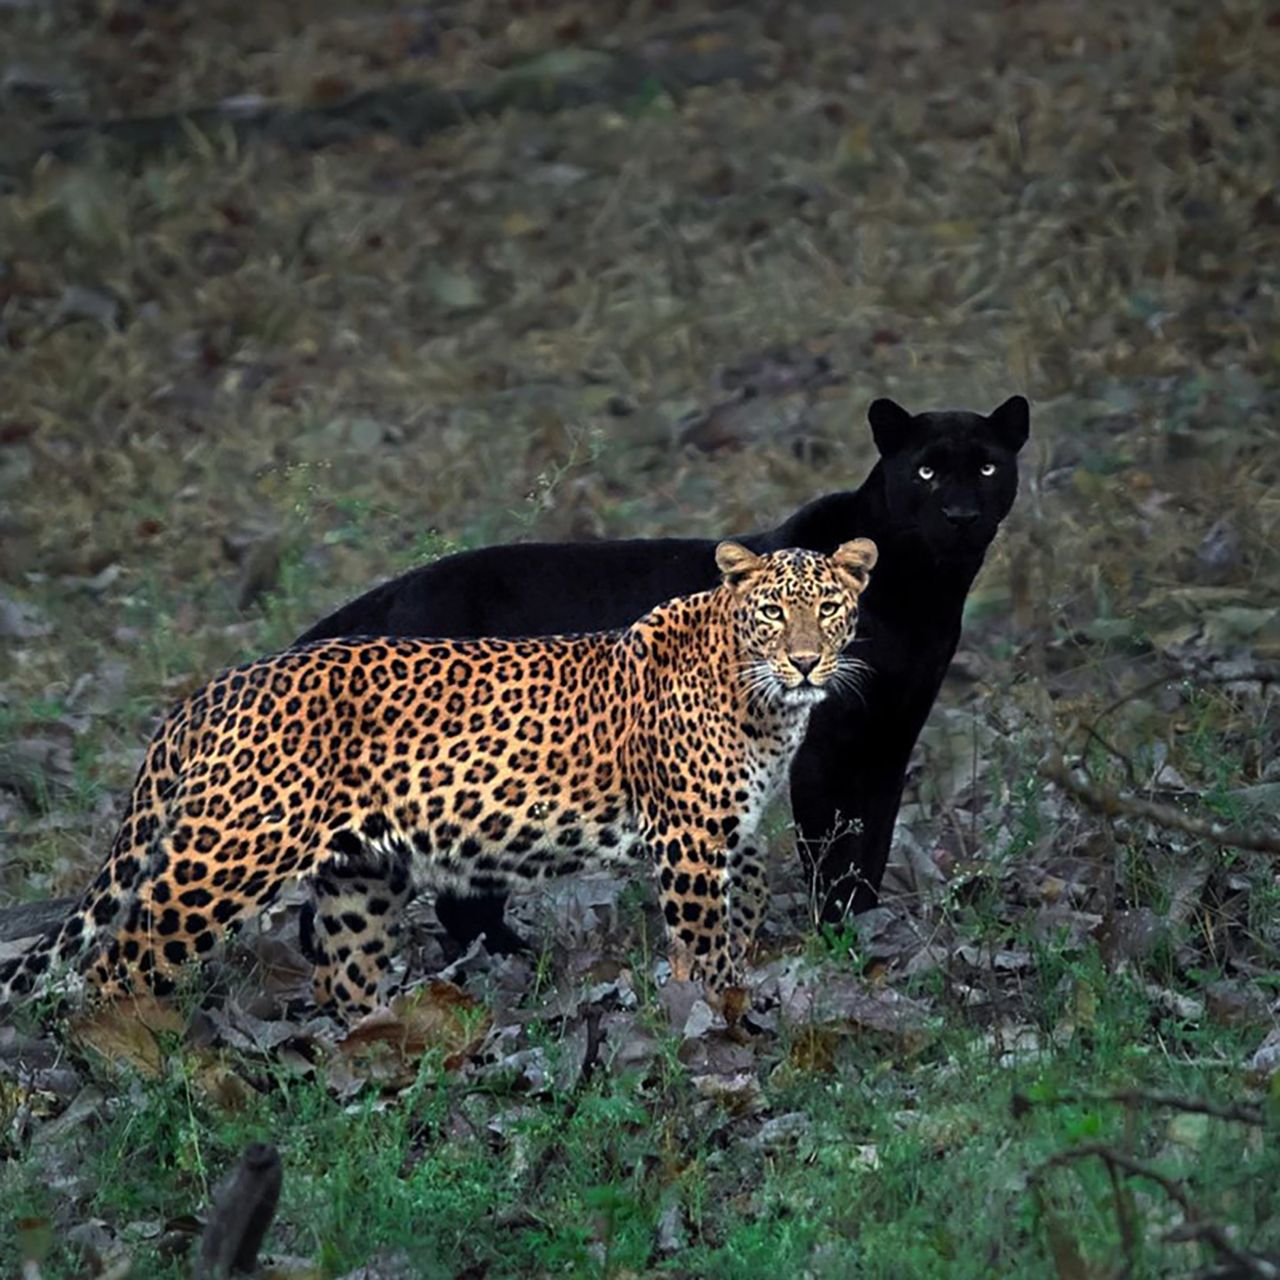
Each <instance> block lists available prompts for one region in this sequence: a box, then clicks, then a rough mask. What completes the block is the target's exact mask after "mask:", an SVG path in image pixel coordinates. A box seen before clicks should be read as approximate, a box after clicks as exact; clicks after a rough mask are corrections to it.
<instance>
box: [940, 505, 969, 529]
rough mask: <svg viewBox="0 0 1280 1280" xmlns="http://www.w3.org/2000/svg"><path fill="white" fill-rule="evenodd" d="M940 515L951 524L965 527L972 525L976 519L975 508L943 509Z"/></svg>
mask: <svg viewBox="0 0 1280 1280" xmlns="http://www.w3.org/2000/svg"><path fill="white" fill-rule="evenodd" d="M942 514H943V515H944V516H946V517H947V519H948V520H950V521H951V523H952V524H957V525H962V526H963V525H966V524H972V523H973V522H974V521H975V520H976V519H977V518H978V511H977V508H976V507H943V508H942Z"/></svg>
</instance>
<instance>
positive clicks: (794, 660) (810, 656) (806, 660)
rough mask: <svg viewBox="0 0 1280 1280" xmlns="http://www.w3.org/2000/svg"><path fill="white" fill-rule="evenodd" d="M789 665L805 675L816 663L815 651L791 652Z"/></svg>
mask: <svg viewBox="0 0 1280 1280" xmlns="http://www.w3.org/2000/svg"><path fill="white" fill-rule="evenodd" d="M791 665H792V666H793V667H795V669H796V670H797V671H798V672H799V673H800V674H801V675H802V676H807V675H808V674H809V672H810V671H812V670H813V669H814V667H816V666H817V665H818V655H817V654H816V653H793V654H792V655H791Z"/></svg>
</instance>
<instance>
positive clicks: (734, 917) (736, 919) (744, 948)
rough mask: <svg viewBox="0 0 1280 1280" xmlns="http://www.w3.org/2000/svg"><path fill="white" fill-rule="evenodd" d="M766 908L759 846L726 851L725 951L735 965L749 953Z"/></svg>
mask: <svg viewBox="0 0 1280 1280" xmlns="http://www.w3.org/2000/svg"><path fill="white" fill-rule="evenodd" d="M768 909H769V880H768V877H767V876H766V874H765V867H764V860H763V858H762V857H761V854H760V850H759V848H758V847H757V846H756V845H754V844H744V845H739V846H738V848H736V849H735V850H733V852H732V853H730V855H729V955H730V958H731V959H732V960H733V962H734V963H735V964H737V965H738V966H742V965H744V964H745V963H746V960H747V958H748V957H749V956H750V954H751V951H752V948H753V947H754V946H755V940H756V934H757V932H758V931H759V929H760V925H761V924H762V923H763V921H764V917H765V913H766V912H767V911H768Z"/></svg>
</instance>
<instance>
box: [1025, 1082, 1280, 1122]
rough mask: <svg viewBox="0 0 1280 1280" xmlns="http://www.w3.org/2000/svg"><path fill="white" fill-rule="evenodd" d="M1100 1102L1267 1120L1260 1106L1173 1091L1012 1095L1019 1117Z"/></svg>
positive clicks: (1195, 1113)
mask: <svg viewBox="0 0 1280 1280" xmlns="http://www.w3.org/2000/svg"><path fill="white" fill-rule="evenodd" d="M1100 1102H1115V1103H1118V1104H1119V1105H1120V1106H1124V1107H1168V1108H1170V1109H1171V1110H1174V1111H1187V1112H1190V1113H1192V1114H1194V1115H1201V1116H1213V1117H1214V1118H1215V1119H1218V1120H1233V1121H1235V1122H1237V1123H1238V1124H1252V1125H1259V1126H1261V1125H1265V1124H1266V1122H1267V1119H1266V1116H1265V1115H1264V1114H1263V1112H1262V1108H1261V1107H1250V1106H1245V1105H1242V1104H1241V1105H1235V1104H1231V1103H1218V1102H1206V1101H1205V1100H1204V1099H1202V1098H1184V1097H1182V1096H1180V1095H1179V1094H1174V1093H1146V1092H1144V1091H1143V1090H1142V1089H1118V1090H1116V1091H1115V1092H1114V1093H1059V1094H1055V1095H1054V1096H1053V1097H1052V1098H1028V1097H1027V1096H1026V1094H1023V1093H1018V1094H1014V1098H1013V1113H1014V1115H1015V1116H1020V1115H1024V1114H1025V1113H1026V1112H1028V1111H1030V1110H1032V1109H1033V1108H1035V1107H1077V1106H1086V1107H1088V1106H1095V1105H1096V1104H1098V1103H1100Z"/></svg>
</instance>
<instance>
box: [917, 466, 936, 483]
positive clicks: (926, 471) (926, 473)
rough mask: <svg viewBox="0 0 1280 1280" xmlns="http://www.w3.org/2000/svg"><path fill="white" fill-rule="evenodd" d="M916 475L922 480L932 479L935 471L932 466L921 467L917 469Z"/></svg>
mask: <svg viewBox="0 0 1280 1280" xmlns="http://www.w3.org/2000/svg"><path fill="white" fill-rule="evenodd" d="M916 475H918V476H919V477H920V479H921V480H932V479H933V476H934V471H933V468H932V467H919V468H917V470H916Z"/></svg>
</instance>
